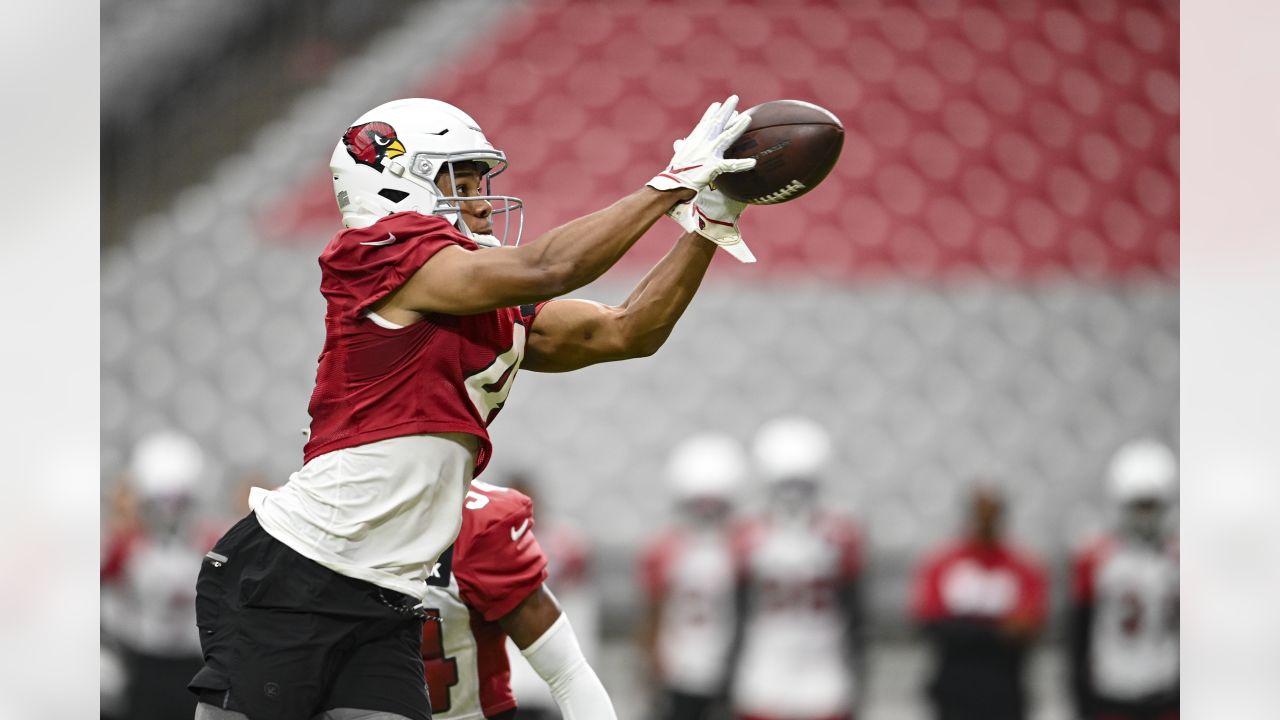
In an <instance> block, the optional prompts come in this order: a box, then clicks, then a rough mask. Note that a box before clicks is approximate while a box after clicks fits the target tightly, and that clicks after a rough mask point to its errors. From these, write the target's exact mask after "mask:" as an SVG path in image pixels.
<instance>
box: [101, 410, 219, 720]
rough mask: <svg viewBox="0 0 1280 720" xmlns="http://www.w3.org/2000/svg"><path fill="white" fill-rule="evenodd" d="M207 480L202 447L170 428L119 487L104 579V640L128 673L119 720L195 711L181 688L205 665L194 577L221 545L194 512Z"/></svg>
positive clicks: (143, 450)
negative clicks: (115, 650)
mask: <svg viewBox="0 0 1280 720" xmlns="http://www.w3.org/2000/svg"><path fill="white" fill-rule="evenodd" d="M203 476H204V453H203V452H202V451H201V449H200V447H199V446H198V445H197V444H196V443H195V441H194V440H192V439H191V438H190V437H187V436H186V435H184V434H182V433H178V432H175V431H169V430H165V431H160V432H155V433H152V434H150V435H147V436H145V437H143V438H142V439H141V440H140V441H139V442H138V443H137V445H136V446H135V447H134V449H133V453H132V458H131V460H130V465H129V473H128V477H127V481H126V482H127V485H121V486H118V490H117V495H116V500H117V503H116V507H115V510H116V512H117V514H118V515H117V518H116V519H115V523H114V524H115V527H114V528H113V529H112V534H111V536H110V537H108V538H107V540H106V542H105V543H104V547H105V549H106V551H105V555H104V558H103V562H102V572H101V581H102V629H103V633H104V636H106V640H107V642H108V645H109V646H112V645H114V646H115V647H116V648H118V649H119V651H120V656H121V658H122V663H121V666H122V667H123V669H124V679H125V688H126V689H125V692H124V702H123V705H124V710H123V712H122V717H126V718H131V719H132V720H172V719H173V718H185V717H190V715H191V710H192V708H193V707H194V704H195V703H194V702H193V701H192V698H191V695H190V693H188V692H186V689H185V686H186V683H187V680H189V679H190V678H191V675H192V674H194V673H195V671H196V670H197V669H199V667H200V662H201V660H200V637H199V634H198V633H197V631H196V617H195V607H194V604H193V601H194V599H195V581H196V573H197V572H198V571H199V570H200V559H201V556H202V555H204V553H205V551H207V550H208V549H209V548H210V547H211V546H212V545H213V541H214V540H215V539H217V535H216V533H215V532H214V531H213V529H212V528H209V527H204V526H203V525H202V522H201V518H200V516H199V514H198V510H199V506H198V503H197V496H198V491H199V487H200V482H201V480H202V479H204V478H203Z"/></svg>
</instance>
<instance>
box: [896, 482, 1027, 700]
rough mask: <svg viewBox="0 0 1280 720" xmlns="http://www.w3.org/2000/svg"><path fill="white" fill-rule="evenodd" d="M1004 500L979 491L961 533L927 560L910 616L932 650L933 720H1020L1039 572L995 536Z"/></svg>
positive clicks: (991, 491) (989, 489)
mask: <svg viewBox="0 0 1280 720" xmlns="http://www.w3.org/2000/svg"><path fill="white" fill-rule="evenodd" d="M1003 518H1004V499H1003V497H1002V496H1001V494H1000V493H999V491H997V490H996V489H995V488H994V487H991V486H989V485H981V486H979V487H977V488H976V489H975V490H974V492H973V496H972V499H971V501H970V505H969V518H968V520H969V527H968V532H967V533H966V535H965V536H964V537H962V538H960V539H959V540H958V541H956V542H954V543H950V544H947V545H945V546H943V547H942V548H941V549H939V550H937V551H935V552H934V553H932V554H931V555H929V556H928V557H927V558H926V559H925V561H924V562H923V563H922V564H921V566H920V568H919V570H918V571H917V574H916V579H915V590H914V598H913V609H914V613H915V617H916V621H917V622H919V623H920V626H921V627H922V628H923V629H924V631H925V634H926V636H927V638H928V640H929V642H930V644H931V645H933V651H934V656H935V663H934V671H933V672H934V674H933V679H932V681H931V682H930V685H929V689H928V695H929V699H930V700H931V701H932V704H933V707H934V711H935V717H937V718H938V720H1022V719H1023V718H1025V717H1026V715H1027V710H1026V707H1027V701H1026V696H1025V688H1024V686H1023V685H1024V683H1023V675H1024V673H1025V669H1026V658H1027V652H1028V650H1029V649H1030V648H1031V644H1032V642H1033V641H1034V640H1035V637H1036V635H1037V633H1038V632H1039V630H1040V627H1041V625H1042V624H1043V622H1044V617H1045V610H1046V609H1045V606H1046V597H1045V596H1046V580H1045V575H1044V570H1043V569H1042V568H1041V567H1040V565H1039V563H1038V562H1036V561H1035V560H1033V559H1031V557H1030V556H1028V555H1027V554H1025V553H1024V552H1022V551H1020V550H1018V549H1017V548H1015V547H1014V546H1013V545H1012V544H1010V543H1009V542H1008V541H1007V540H1006V539H1005V538H1004V536H1003V535H1004V533H1003Z"/></svg>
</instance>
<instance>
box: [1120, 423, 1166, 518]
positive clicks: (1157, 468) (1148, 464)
mask: <svg viewBox="0 0 1280 720" xmlns="http://www.w3.org/2000/svg"><path fill="white" fill-rule="evenodd" d="M1177 478H1178V459H1177V458H1176V457H1174V454H1173V451H1171V450H1170V449H1169V448H1168V447H1166V446H1165V445H1164V444H1163V443H1161V442H1159V441H1157V440H1151V439H1141V440H1134V441H1132V442H1129V443H1127V444H1125V445H1124V446H1123V447H1121V448H1120V449H1119V450H1118V451H1116V454H1115V455H1114V456H1113V457H1112V458H1111V465H1110V467H1109V468H1108V471H1107V480H1108V483H1109V488H1108V489H1109V491H1110V494H1111V498H1112V500H1114V501H1115V502H1116V503H1118V504H1120V505H1127V504H1129V503H1131V502H1137V501H1141V500H1157V501H1159V502H1163V503H1168V502H1172V500H1173V498H1174V495H1175V494H1176V493H1177V486H1178V480H1177Z"/></svg>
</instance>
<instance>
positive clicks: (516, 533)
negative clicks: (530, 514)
mask: <svg viewBox="0 0 1280 720" xmlns="http://www.w3.org/2000/svg"><path fill="white" fill-rule="evenodd" d="M528 529H529V518H525V519H524V522H523V523H521V524H520V527H519V528H511V541H512V542H515V541H516V540H519V539H520V536H521V535H524V531H525V530H528Z"/></svg>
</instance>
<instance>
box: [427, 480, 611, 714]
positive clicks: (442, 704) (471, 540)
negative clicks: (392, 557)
mask: <svg viewBox="0 0 1280 720" xmlns="http://www.w3.org/2000/svg"><path fill="white" fill-rule="evenodd" d="M533 526H534V522H533V503H532V501H530V500H529V498H528V497H526V496H525V495H523V494H521V493H520V492H517V491H516V490H513V489H510V488H504V487H498V486H496V485H490V484H488V483H485V482H483V481H480V480H476V481H474V482H472V483H471V489H470V490H469V491H467V500H466V502H465V503H464V505H463V511H462V529H461V531H459V533H458V539H457V540H456V541H454V543H453V545H452V546H451V547H450V548H449V549H448V550H446V551H445V553H444V554H443V555H441V556H440V560H439V561H438V562H436V564H435V566H434V567H433V568H432V570H431V574H430V575H429V576H428V577H427V587H428V590H427V597H426V599H425V600H424V605H426V614H427V622H426V623H425V624H424V625H423V631H422V659H423V661H424V663H425V668H426V677H427V689H428V691H429V692H430V694H431V709H432V714H433V716H434V717H435V718H436V719H437V720H472V719H478V718H487V720H499V719H500V720H511V719H512V718H514V717H515V716H516V699H515V696H514V695H513V694H512V692H511V670H510V666H509V665H508V663H507V649H506V643H507V638H508V637H510V638H511V640H512V641H514V642H515V644H516V646H517V647H518V648H520V652H521V654H522V655H523V656H524V658H525V659H526V660H528V662H529V664H530V665H531V666H532V667H533V669H534V670H535V671H536V672H537V673H538V675H539V676H541V677H542V679H543V680H544V681H545V682H546V684H547V686H548V687H549V688H550V690H551V695H552V697H553V698H554V699H555V702H556V705H558V706H559V708H560V712H561V714H562V715H563V716H564V717H565V718H567V719H569V720H572V719H573V718H580V719H581V720H588V719H590V720H595V719H597V718H598V719H599V720H610V718H614V717H616V715H615V714H614V711H613V705H612V704H611V703H610V701H609V695H608V693H606V692H605V689H604V686H603V685H601V684H600V679H599V678H598V677H596V674H595V672H594V671H593V670H592V669H591V666H590V665H588V664H587V661H586V659H585V658H584V657H583V654H582V650H581V648H580V647H579V645H578V640H577V638H576V637H575V635H574V632H573V627H572V626H571V625H570V624H569V617H568V616H567V615H565V614H564V613H563V612H561V610H560V606H559V604H558V603H557V602H556V599H555V597H554V596H553V595H552V594H551V592H550V591H549V590H548V589H547V587H546V582H545V581H546V579H547V558H546V556H545V555H544V554H543V552H542V548H541V547H539V545H538V541H537V540H536V539H534V534H533Z"/></svg>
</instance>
